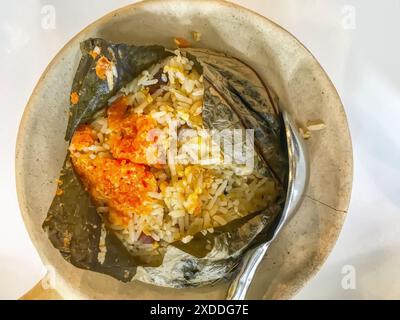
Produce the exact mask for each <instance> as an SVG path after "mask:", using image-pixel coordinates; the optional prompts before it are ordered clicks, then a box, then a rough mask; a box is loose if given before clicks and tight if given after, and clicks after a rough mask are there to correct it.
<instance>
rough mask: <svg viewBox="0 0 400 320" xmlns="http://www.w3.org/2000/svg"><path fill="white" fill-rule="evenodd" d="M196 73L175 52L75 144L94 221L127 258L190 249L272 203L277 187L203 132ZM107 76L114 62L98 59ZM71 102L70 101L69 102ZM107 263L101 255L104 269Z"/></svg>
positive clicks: (123, 93)
mask: <svg viewBox="0 0 400 320" xmlns="http://www.w3.org/2000/svg"><path fill="white" fill-rule="evenodd" d="M94 53H96V51H95V50H94ZM193 65H194V63H193V61H190V60H189V59H188V58H187V57H185V56H184V55H182V54H181V52H180V51H179V50H176V51H174V52H173V55H172V56H170V57H167V58H165V59H163V60H162V61H161V62H160V63H158V64H156V65H154V66H152V67H151V68H149V69H148V70H145V71H144V72H142V73H141V74H140V76H139V77H136V78H135V79H134V80H133V81H132V82H130V83H129V84H128V85H126V86H125V87H123V88H122V89H121V90H120V91H119V92H118V93H117V94H116V95H115V96H114V97H112V98H111V99H110V100H109V102H108V106H107V107H106V108H105V109H104V110H102V111H101V112H99V113H98V114H97V115H96V117H95V118H94V120H93V121H92V122H90V123H88V124H83V125H80V126H79V128H78V129H77V130H76V131H75V133H74V135H73V137H72V140H71V144H70V147H69V151H70V157H71V161H72V164H73V166H74V168H75V170H76V172H77V173H78V175H79V177H80V178H81V180H82V182H83V184H84V186H85V188H86V190H87V192H88V193H89V194H90V196H91V199H92V200H93V202H94V203H95V205H96V208H97V212H98V213H99V214H100V215H101V216H102V217H103V221H104V223H105V224H106V227H107V228H110V229H111V230H113V232H114V233H115V234H116V235H117V236H118V238H119V239H120V240H121V241H122V243H123V244H124V246H125V247H126V248H127V249H128V250H129V252H130V253H131V254H133V255H135V254H138V255H139V254H140V255H143V254H148V255H151V254H154V253H155V252H159V250H163V249H164V248H165V247H166V246H167V245H168V244H170V243H172V242H175V241H178V240H181V241H182V242H184V243H188V242H190V241H191V240H192V238H193V236H194V235H195V234H196V233H198V232H201V233H202V234H203V235H205V234H207V233H213V232H214V228H217V227H220V226H224V225H226V224H227V223H229V222H230V221H232V220H235V219H238V218H241V217H244V216H246V215H248V214H249V213H253V212H256V211H260V210H263V209H265V208H266V207H268V205H270V204H271V203H273V202H274V201H275V197H276V195H275V192H274V190H275V182H274V181H273V180H272V179H271V178H269V177H265V176H262V175H258V174H257V173H256V172H254V170H251V169H252V168H250V170H249V168H248V166H246V165H243V163H237V162H235V161H226V160H227V159H226V157H227V154H228V153H227V152H223V150H222V147H221V144H220V143H218V141H216V139H214V136H213V134H212V133H210V131H209V130H205V127H204V125H203V118H202V111H203V95H204V85H203V76H202V75H201V74H199V72H198V71H196V68H194V66H193ZM113 72H115V71H114V69H113V65H112V63H111V62H110V61H108V60H107V59H105V60H102V59H98V62H97V65H96V74H97V76H98V77H103V78H105V79H109V78H110V77H111V79H112V77H113ZM110 85H112V81H111V84H110ZM77 98H78V97H77V96H75V94H74V92H73V93H72V95H71V103H72V104H74V100H75V102H77V101H76V100H77ZM244 144H245V143H244V142H243V145H244ZM225 151H226V150H225ZM61 189H62V188H60V190H61ZM60 192H62V191H60ZM103 249H104V248H103ZM104 256H105V252H104V250H103V252H101V253H100V254H99V259H100V261H101V260H102V259H104Z"/></svg>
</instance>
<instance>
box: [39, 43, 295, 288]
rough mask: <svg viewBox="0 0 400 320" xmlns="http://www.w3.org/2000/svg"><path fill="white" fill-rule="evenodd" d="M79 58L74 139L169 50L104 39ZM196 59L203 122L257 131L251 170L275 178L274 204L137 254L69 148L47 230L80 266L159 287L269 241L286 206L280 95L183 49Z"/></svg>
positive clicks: (213, 274)
mask: <svg viewBox="0 0 400 320" xmlns="http://www.w3.org/2000/svg"><path fill="white" fill-rule="evenodd" d="M95 47H98V48H100V50H101V52H102V54H104V55H105V56H106V57H107V59H108V60H110V61H112V62H113V64H114V65H115V68H116V71H117V76H116V77H114V79H113V81H114V83H113V85H112V89H110V88H109V84H108V83H107V81H106V80H102V79H99V77H98V76H97V75H96V71H95V63H96V61H95V59H94V58H93V57H92V55H91V52H92V51H93V50H94V48H95ZM81 52H82V58H81V61H80V63H79V66H78V69H77V71H76V74H75V77H74V80H73V84H72V92H77V93H78V95H79V101H78V103H77V104H76V105H71V108H70V111H71V116H70V119H69V122H68V127H67V132H66V136H65V139H66V140H67V141H70V139H71V137H72V135H73V133H74V131H75V130H76V129H77V128H78V126H79V125H81V124H84V123H89V122H91V121H92V120H93V119H94V116H95V115H96V113H98V112H99V111H100V110H102V109H104V108H105V107H107V104H108V100H109V99H110V98H111V97H113V96H114V95H115V94H116V93H117V92H118V91H119V90H120V89H121V88H122V87H123V86H125V85H126V84H127V83H129V82H130V81H131V80H133V79H134V78H136V77H137V76H139V75H140V73H141V72H142V71H144V70H146V69H148V68H149V67H151V66H152V65H154V64H156V63H158V62H160V61H161V60H163V59H164V58H166V57H167V56H168V55H171V52H170V51H166V50H165V48H164V47H162V46H157V45H154V46H134V45H127V44H113V43H110V42H108V41H106V40H103V39H88V40H86V41H84V42H82V43H81ZM181 52H182V54H184V55H186V56H187V57H188V58H189V59H191V60H192V61H194V62H195V68H197V69H198V71H199V72H200V73H202V74H203V77H204V87H205V92H204V98H203V102H204V105H203V113H202V117H203V122H204V125H205V126H206V128H209V129H216V130H224V129H253V130H254V145H255V150H256V153H255V159H254V164H255V165H254V170H256V171H257V173H259V174H262V175H264V176H267V177H270V178H271V179H273V180H274V182H275V188H274V190H273V191H271V197H272V198H273V199H274V201H273V203H271V204H270V205H268V207H266V208H265V209H264V210H262V211H259V212H254V213H251V214H249V215H247V216H245V217H243V218H240V219H236V220H233V221H231V222H229V223H228V224H226V225H225V226H222V227H219V228H215V230H214V232H213V233H207V234H205V235H203V234H202V233H200V232H199V233H196V234H194V235H193V239H192V240H191V241H190V242H188V243H183V242H182V241H176V242H174V243H172V244H171V245H169V246H168V247H167V249H166V251H165V252H162V251H161V250H160V251H157V250H155V251H154V252H152V254H151V255H149V254H148V253H147V254H146V253H144V254H143V255H132V254H131V253H130V252H129V251H128V250H127V249H126V247H125V246H124V244H123V243H122V242H121V241H120V239H119V238H118V237H117V236H116V235H115V234H114V233H113V231H112V230H109V229H108V228H107V227H106V226H105V224H104V222H103V221H102V217H101V216H100V215H99V214H98V213H97V211H96V207H95V205H94V203H93V202H92V200H91V198H90V195H89V193H88V192H87V191H86V190H85V187H84V186H83V184H82V182H81V181H80V178H79V177H78V175H77V174H76V172H75V170H74V168H73V165H72V163H71V161H70V157H69V154H67V157H66V160H65V162H64V166H63V168H62V170H61V173H60V180H62V181H63V183H62V185H60V186H59V188H60V189H61V192H57V194H56V196H55V197H54V199H53V201H52V204H51V206H50V208H49V210H48V214H47V218H46V219H45V221H44V223H43V229H44V230H45V231H46V232H47V234H48V237H49V239H50V241H51V243H52V244H53V246H54V247H55V248H57V249H58V250H59V251H60V253H61V254H62V256H63V257H64V258H65V259H66V260H67V261H68V262H70V263H71V264H73V265H74V266H76V267H78V268H82V269H86V270H91V271H96V272H100V273H104V274H107V275H110V276H112V277H114V278H116V279H118V280H121V281H124V282H128V281H131V280H132V279H138V280H141V281H144V282H149V283H153V284H157V285H162V286H169V287H187V286H198V285H204V284H208V283H212V282H215V281H216V280H218V279H222V278H226V277H228V276H229V275H230V274H231V273H232V271H233V270H234V269H235V267H236V266H237V265H238V263H240V257H241V255H242V254H243V253H244V252H245V251H246V250H248V249H250V248H251V247H254V246H255V245H257V244H259V243H262V242H265V241H266V240H268V239H269V237H270V235H271V231H272V230H273V229H274V227H275V222H276V220H277V219H275V218H276V217H277V216H278V215H279V214H280V213H281V212H282V209H283V204H284V201H285V188H286V181H287V172H288V166H287V148H286V144H285V136H284V127H283V122H282V119H281V115H280V112H279V110H278V108H277V107H276V103H275V102H276V101H275V100H276V99H275V98H274V97H273V96H272V93H271V92H270V91H269V90H268V88H267V87H266V86H265V85H264V84H263V82H262V81H261V80H260V78H259V77H258V75H257V74H256V73H255V72H254V71H253V70H252V69H251V68H250V67H249V66H247V65H246V64H244V63H243V62H241V61H239V60H237V59H235V58H232V57H229V56H227V55H224V54H222V53H216V52H213V51H209V50H205V49H194V48H186V49H181Z"/></svg>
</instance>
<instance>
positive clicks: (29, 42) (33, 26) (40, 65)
mask: <svg viewBox="0 0 400 320" xmlns="http://www.w3.org/2000/svg"><path fill="white" fill-rule="evenodd" d="M131 2H132V1H123V0H118V1H117V0H108V1H106V0H102V1H98V0H84V1H81V0H69V1H62V0H25V1H7V2H5V1H4V2H3V3H2V9H1V10H0V57H1V58H0V70H1V77H0V94H1V102H0V104H1V107H0V110H1V114H0V203H1V204H2V210H1V211H0V298H3V299H4V298H7V299H15V298H18V297H19V296H20V295H21V294H23V293H24V292H25V291H27V290H28V289H30V287H31V286H33V285H34V284H35V283H36V282H37V281H38V280H39V279H40V278H41V276H42V275H43V272H44V270H43V267H42V264H41V262H40V260H39V257H38V255H37V253H36V251H35V248H34V247H33V245H32V244H31V242H30V239H29V236H28V234H27V232H26V230H25V227H24V224H23V222H22V219H21V217H20V213H19V208H18V203H17V197H16V192H15V180H14V150H15V140H16V134H17V129H18V125H19V121H20V118H21V115H22V112H23V109H24V106H25V104H26V102H27V100H28V98H29V95H30V94H31V92H32V90H33V87H34V85H35V83H36V82H37V80H38V79H39V76H40V74H41V73H42V72H43V70H44V69H45V67H46V65H47V64H48V63H49V61H50V60H51V59H52V58H53V56H54V55H55V54H56V53H57V52H58V51H59V49H61V47H62V46H63V45H64V44H65V43H66V41H67V40H69V39H70V38H71V37H72V36H73V35H74V34H76V33H77V32H78V31H80V30H81V29H82V28H84V27H85V26H86V25H87V24H89V23H90V22H92V21H93V20H95V19H97V18H99V17H101V16H102V15H103V14H106V13H107V12H109V11H110V10H112V9H116V8H118V7H121V6H123V5H125V4H129V3H131ZM235 2H237V3H240V4H242V5H244V6H246V7H248V8H251V9H253V10H255V11H258V12H259V13H261V14H263V15H265V16H266V17H268V18H270V19H272V20H273V21H275V22H277V23H278V24H280V25H282V26H283V27H284V28H286V29H288V30H289V31H290V32H291V33H293V34H294V35H295V36H296V37H297V38H298V39H299V40H300V41H301V42H302V43H303V44H304V45H305V46H306V47H307V48H309V49H310V50H311V52H312V53H313V54H314V55H315V57H316V58H317V60H318V61H319V62H320V63H321V64H322V66H323V67H324V69H325V70H326V72H327V73H328V75H329V76H330V78H331V79H332V81H333V83H334V84H335V86H336V88H337V90H338V92H339V94H340V96H341V98H342V101H343V104H344V106H345V109H346V113H347V115H348V120H349V125H350V130H351V135H352V140H353V147H354V184H353V194H352V200H351V205H350V209H349V213H348V217H347V220H346V222H345V225H344V228H343V231H342V233H341V235H340V238H339V240H338V242H337V244H336V246H335V248H334V250H333V252H332V254H331V255H330V257H329V258H328V260H327V261H326V263H325V264H324V266H323V267H322V269H321V270H320V272H319V273H318V274H317V276H316V277H315V278H314V279H313V280H312V281H310V282H309V283H308V284H307V286H306V287H305V288H304V289H303V290H302V291H301V292H300V293H299V294H298V296H297V297H296V298H299V299H315V298H317V299H318V298H322V299H325V298H331V299H341V298H344V299H347V298H361V299H364V298H377V299H387V298H392V299H393V298H397V299H399V298H400V276H399V270H400V268H399V267H400V254H399V252H400V210H399V206H400V184H399V181H400V137H399V135H400V134H399V128H400V125H399V121H400V62H399V61H400V42H399V30H400V19H399V17H400V1H399V0H382V1H374V0H358V1H357V0H346V1H340V0H336V1H335V0H329V1H328V0H302V1H298V0H241V1H235ZM49 4H50V5H53V6H54V7H55V10H56V26H55V29H47V30H46V29H43V28H42V19H43V16H44V15H43V14H42V12H41V10H42V8H43V6H44V5H49ZM352 13H354V14H355V15H354V16H353V18H355V20H354V19H353V20H352ZM346 266H353V267H354V270H355V275H356V288H355V289H353V290H352V289H348V290H345V289H343V287H342V279H343V276H344V274H342V272H343V271H346V268H348V267H346Z"/></svg>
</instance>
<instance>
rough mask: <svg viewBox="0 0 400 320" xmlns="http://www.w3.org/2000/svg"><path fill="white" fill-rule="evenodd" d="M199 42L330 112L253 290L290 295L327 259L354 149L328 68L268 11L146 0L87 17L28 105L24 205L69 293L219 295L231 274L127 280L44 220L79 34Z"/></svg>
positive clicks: (316, 112) (32, 230) (62, 148)
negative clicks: (85, 263) (178, 285)
mask: <svg viewBox="0 0 400 320" xmlns="http://www.w3.org/2000/svg"><path fill="white" fill-rule="evenodd" d="M192 31H197V32H200V33H201V41H200V42H196V43H195V46H198V47H205V48H209V49H212V50H216V51H222V52H226V53H228V54H230V55H232V56H235V57H237V58H239V59H241V60H243V61H244V62H246V63H247V64H249V65H250V66H252V67H253V68H254V69H255V70H256V71H257V72H258V74H259V75H260V76H261V78H262V79H263V80H264V81H265V82H266V83H267V85H268V86H270V87H271V88H272V89H273V90H274V91H275V92H276V93H277V95H278V96H279V98H280V101H281V104H282V106H283V107H284V108H286V109H287V110H288V111H289V113H290V114H291V115H292V116H293V117H294V118H295V119H296V121H297V122H298V123H306V122H307V121H308V120H316V119H320V120H323V121H324V122H325V124H326V129H324V130H321V131H318V132H313V133H312V136H311V138H310V139H309V140H307V142H306V143H307V147H308V150H309V157H310V161H311V162H310V165H311V176H310V183H309V186H308V189H307V191H306V196H305V199H304V201H303V203H302V205H301V207H300V209H299V211H298V212H297V214H296V216H295V217H294V219H293V220H291V222H290V223H289V224H288V225H287V226H286V227H285V228H284V229H283V230H282V232H281V234H280V235H279V237H278V238H277V239H276V241H275V242H274V243H273V244H272V246H271V247H270V249H269V251H268V253H267V255H266V256H265V258H264V260H263V261H262V263H261V265H260V268H259V270H258V272H257V274H256V278H255V281H254V285H253V286H252V288H251V290H250V292H249V295H248V297H249V298H256V299H285V298H290V297H292V296H293V295H294V294H295V293H296V292H297V291H298V290H299V289H300V288H301V287H302V286H303V285H304V284H305V283H306V282H307V281H308V280H309V279H310V277H311V276H312V275H314V274H315V273H316V271H317V270H318V269H319V268H320V267H321V265H322V264H323V262H324V261H325V259H326V257H327V256H328V254H329V253H330V251H331V250H332V247H333V246H334V244H335V241H336V239H337V237H338V234H339V232H340V230H341V228H342V224H343V221H344V218H345V215H346V210H347V208H348V203H349V198H350V190H351V180H352V150H351V140H350V135H349V130H348V127H347V121H346V116H345V113H344V110H343V106H342V103H341V101H340V98H339V96H338V94H337V92H336V90H335V88H334V86H333V85H332V83H331V81H330V80H329V78H328V76H327V75H326V73H325V72H324V70H323V69H322V68H321V66H320V65H319V63H318V62H317V61H316V60H315V58H314V57H313V56H312V54H311V53H310V52H309V51H308V50H307V49H306V48H305V47H304V46H303V45H302V44H301V43H300V42H299V41H298V40H296V39H295V38H294V37H293V36H292V35H291V34H290V33H288V32H287V31H285V30H284V29H282V28H281V27H280V26H278V25H276V24H275V23H273V22H272V21H270V20H268V19H267V18H265V17H263V16H260V15H258V14H257V13H254V12H251V11H249V10H247V9H245V8H242V7H239V6H237V5H234V4H231V3H228V2H223V1H214V0H213V1H145V2H140V3H137V4H133V5H130V6H127V7H124V8H121V9H119V10H116V11H114V12H111V13H110V14H108V15H106V16H104V17H102V18H100V19H99V20H97V21H96V22H94V23H93V24H91V25H89V26H88V27H87V28H85V29H84V30H83V31H81V32H80V33H79V34H78V35H76V36H75V37H74V38H73V39H72V40H71V41H69V42H68V43H67V44H66V45H65V46H64V48H63V49H62V50H61V51H60V52H59V53H58V54H57V56H56V57H55V58H54V59H53V61H52V62H51V63H50V64H49V66H48V67H47V69H46V70H45V72H44V73H43V75H42V77H41V78H40V80H39V82H38V84H37V86H36V87H35V89H34V91H33V93H32V96H31V98H30V100H29V102H28V104H27V106H26V109H25V112H24V115H23V118H22V121H21V125H20V130H19V135H18V141H17V153H16V178H17V191H18V198H19V203H20V208H21V212H22V215H23V218H24V221H25V224H26V227H27V229H28V232H29V234H30V236H31V239H32V241H33V243H34V245H35V246H36V249H37V250H38V252H39V255H40V257H41V259H42V260H43V263H44V264H45V265H46V266H49V269H50V270H54V272H55V275H56V277H55V279H56V281H55V286H56V289H57V291H58V292H59V293H60V294H61V295H62V297H63V298H83V299H93V298H97V299H106V298H107V299H137V298H140V299H220V298H224V297H225V293H226V289H227V286H228V283H219V284H217V285H215V286H212V287H211V286H206V287H202V288H187V289H170V288H162V287H156V286H152V285H148V284H144V283H141V282H137V281H134V282H131V283H128V284H124V283H121V282H119V281H117V280H115V279H113V278H111V277H109V276H105V275H102V274H98V273H94V272H90V271H83V270H80V269H77V268H75V267H73V266H72V265H71V264H69V263H67V262H66V261H65V260H64V259H63V258H62V257H61V255H60V253H59V252H58V251H57V250H56V249H54V248H53V247H52V245H51V244H50V241H49V240H48V238H47V236H46V234H45V233H44V232H43V231H42V228H41V224H42V222H43V220H44V218H45V216H46V212H47V210H48V208H49V206H50V203H51V200H52V198H53V196H54V193H55V190H56V182H55V181H56V178H57V177H58V175H59V171H60V168H61V166H62V162H63V160H64V158H65V154H66V148H67V146H66V144H65V142H64V139H63V137H64V132H65V129H66V125H67V110H68V105H69V92H70V87H71V83H72V79H73V76H74V72H75V70H76V68H77V63H78V61H79V58H80V51H79V43H80V42H81V41H82V40H85V39H87V38H89V37H102V38H105V39H107V40H111V41H114V42H126V43H134V44H161V45H164V46H168V47H171V46H172V45H173V43H172V38H173V37H176V36H180V37H184V38H186V39H191V33H192Z"/></svg>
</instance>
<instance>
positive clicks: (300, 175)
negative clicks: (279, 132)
mask: <svg viewBox="0 0 400 320" xmlns="http://www.w3.org/2000/svg"><path fill="white" fill-rule="evenodd" d="M282 116H283V120H284V124H285V131H286V138H287V146H288V159H289V175H288V176H289V177H288V189H287V195H286V202H285V206H284V209H283V212H282V215H281V216H280V221H279V223H278V225H277V227H276V229H275V231H274V234H273V236H272V237H271V239H270V240H268V241H267V242H265V243H263V244H261V245H259V246H258V247H255V248H254V249H251V250H249V251H248V252H247V253H246V254H245V255H244V257H243V259H242V262H241V267H240V270H239V272H238V273H237V275H236V277H235V279H234V280H233V281H232V283H231V285H230V287H229V290H228V293H227V297H226V299H227V300H244V299H245V298H246V294H247V291H248V289H249V287H250V285H251V282H252V280H253V277H254V275H255V273H256V271H257V267H258V265H259V264H260V262H261V260H262V258H263V257H264V255H265V253H266V252H267V250H268V247H269V245H270V244H271V242H272V241H273V240H274V239H275V238H276V236H277V235H278V233H279V232H280V231H281V229H282V227H283V226H284V224H285V223H287V222H288V221H289V219H290V218H291V217H292V216H293V215H294V213H295V212H296V211H297V209H298V207H299V205H300V203H301V201H302V198H303V195H304V191H305V189H306V187H307V184H308V176H309V162H308V157H307V152H306V149H305V145H304V141H303V138H302V137H301V136H300V134H299V132H298V130H297V127H296V125H295V123H294V122H293V120H292V119H291V118H290V116H289V115H288V113H287V112H285V111H283V112H282Z"/></svg>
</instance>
